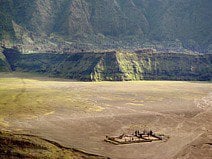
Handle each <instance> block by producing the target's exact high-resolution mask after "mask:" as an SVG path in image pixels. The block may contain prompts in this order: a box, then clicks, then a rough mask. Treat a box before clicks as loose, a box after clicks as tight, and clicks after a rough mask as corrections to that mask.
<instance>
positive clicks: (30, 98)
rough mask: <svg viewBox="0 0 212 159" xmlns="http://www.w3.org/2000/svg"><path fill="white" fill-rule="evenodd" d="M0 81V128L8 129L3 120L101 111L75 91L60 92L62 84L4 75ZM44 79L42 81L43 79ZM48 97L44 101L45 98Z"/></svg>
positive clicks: (84, 96) (84, 95)
mask: <svg viewBox="0 0 212 159" xmlns="http://www.w3.org/2000/svg"><path fill="white" fill-rule="evenodd" d="M2 76H3V75H2V74H1V78H0V96H1V99H0V110H1V111H0V126H3V127H8V126H10V125H9V123H8V122H7V119H8V118H9V119H16V118H18V119H22V118H27V119H32V118H36V117H38V116H40V115H51V114H52V113H54V112H55V111H56V110H57V109H62V108H67V109H69V108H70V109H74V110H77V111H79V112H80V111H83V112H98V111H102V110H103V108H102V107H101V106H98V105H95V104H94V103H92V102H91V101H89V100H88V99H87V98H86V93H84V92H81V93H80V94H81V96H79V95H78V93H77V92H76V91H75V90H72V91H69V90H66V91H64V90H62V89H60V88H59V89H58V88H57V86H59V87H64V88H65V85H66V84H67V83H66V82H61V83H57V82H54V81H48V80H46V81H42V80H41V81H40V80H36V79H30V76H29V79H27V78H25V79H22V78H19V77H13V76H11V77H10V76H9V77H8V76H7V77H4V76H3V77H2ZM44 80H45V79H44ZM47 97H48V98H47Z"/></svg>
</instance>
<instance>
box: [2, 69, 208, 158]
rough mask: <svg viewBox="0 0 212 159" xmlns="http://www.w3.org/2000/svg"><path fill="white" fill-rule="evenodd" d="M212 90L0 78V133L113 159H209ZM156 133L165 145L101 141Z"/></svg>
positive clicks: (204, 85)
mask: <svg viewBox="0 0 212 159" xmlns="http://www.w3.org/2000/svg"><path fill="white" fill-rule="evenodd" d="M211 123H212V83H211V82H197V81H195V82H193V81H128V82H79V81H71V80H65V79H59V78H48V77H41V76H36V75H31V74H23V73H1V74H0V128H1V130H6V131H12V132H17V133H24V134H31V135H36V136H40V137H42V138H45V139H48V140H51V141H55V142H58V143H60V144H61V145H64V146H66V147H71V148H76V149H79V150H83V151H85V152H88V153H92V154H98V155H101V156H107V157H109V158H112V159H162V158H163V159H178V158H179V159H181V158H182V159H195V158H196V159H197V158H198V159H199V158H201V159H203V158H204V159H210V158H211V157H212V124H211ZM144 129H146V130H150V129H151V130H153V131H154V132H157V133H162V134H166V135H168V136H169V139H168V140H167V141H166V142H163V141H157V142H151V143H137V144H126V145H113V144H110V143H106V142H104V139H105V136H106V135H111V136H113V135H120V134H123V133H126V134H129V133H133V132H134V131H135V130H141V131H142V130H144Z"/></svg>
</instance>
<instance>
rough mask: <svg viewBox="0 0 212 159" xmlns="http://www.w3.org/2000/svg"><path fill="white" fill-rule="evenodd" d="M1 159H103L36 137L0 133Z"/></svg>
mask: <svg viewBox="0 0 212 159" xmlns="http://www.w3.org/2000/svg"><path fill="white" fill-rule="evenodd" d="M0 158H1V159H8V158H13V159H18V158H28V159H43V158H45V159H103V158H106V157H101V156H98V155H92V154H88V153H84V152H81V151H78V150H75V149H71V148H66V147H63V146H61V145H59V144H58V143H55V142H52V141H49V140H45V139H42V138H39V137H36V136H31V135H21V134H13V133H9V132H2V131H0Z"/></svg>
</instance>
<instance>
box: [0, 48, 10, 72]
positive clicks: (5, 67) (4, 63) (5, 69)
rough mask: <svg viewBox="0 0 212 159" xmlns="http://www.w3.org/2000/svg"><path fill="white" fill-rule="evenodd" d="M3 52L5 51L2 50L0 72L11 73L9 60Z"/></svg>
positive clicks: (0, 50) (0, 51)
mask: <svg viewBox="0 0 212 159" xmlns="http://www.w3.org/2000/svg"><path fill="white" fill-rule="evenodd" d="M2 51H3V50H2V49H1V48H0V72H8V71H10V66H9V64H8V63H7V60H6V58H5V56H4V54H3V53H2Z"/></svg>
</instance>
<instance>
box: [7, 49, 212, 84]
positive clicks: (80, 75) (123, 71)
mask: <svg viewBox="0 0 212 159" xmlns="http://www.w3.org/2000/svg"><path fill="white" fill-rule="evenodd" d="M4 54H5V55H6V57H7V60H8V62H9V63H10V66H11V68H12V70H14V71H22V72H34V73H40V74H45V75H48V76H53V77H63V78H70V79H76V80H83V81H122V80H125V81H128V80H144V79H150V80H211V79H212V76H211V73H212V67H211V64H212V61H211V60H212V55H211V54H183V53H181V54H179V53H134V52H131V53H130V52H115V51H113V52H100V53H94V52H88V53H86V52H84V53H73V54H50V53H44V54H20V53H18V52H15V51H14V50H11V49H6V50H5V51H4Z"/></svg>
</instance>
